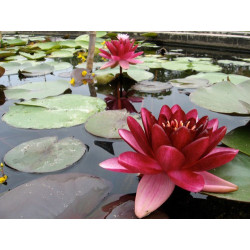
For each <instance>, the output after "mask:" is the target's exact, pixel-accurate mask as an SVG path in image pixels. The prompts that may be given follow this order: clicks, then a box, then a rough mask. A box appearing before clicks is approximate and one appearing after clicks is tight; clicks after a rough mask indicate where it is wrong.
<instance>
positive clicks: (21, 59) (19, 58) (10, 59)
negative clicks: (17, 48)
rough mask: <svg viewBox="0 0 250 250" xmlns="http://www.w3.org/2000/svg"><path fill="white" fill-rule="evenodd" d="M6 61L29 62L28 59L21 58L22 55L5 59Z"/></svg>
mask: <svg viewBox="0 0 250 250" xmlns="http://www.w3.org/2000/svg"><path fill="white" fill-rule="evenodd" d="M4 60H5V61H15V62H17V61H24V60H27V58H26V57H24V56H20V55H17V56H8V57H6V58H4Z"/></svg>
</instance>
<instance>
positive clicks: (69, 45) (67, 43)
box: [58, 39, 77, 48]
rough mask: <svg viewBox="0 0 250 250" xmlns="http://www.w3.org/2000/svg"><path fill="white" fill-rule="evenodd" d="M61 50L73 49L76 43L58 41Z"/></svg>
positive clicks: (72, 41)
mask: <svg viewBox="0 0 250 250" xmlns="http://www.w3.org/2000/svg"><path fill="white" fill-rule="evenodd" d="M58 43H59V44H60V45H61V47H62V48H75V47H77V44H76V41H75V40H71V39H68V40H65V41H60V42H58Z"/></svg>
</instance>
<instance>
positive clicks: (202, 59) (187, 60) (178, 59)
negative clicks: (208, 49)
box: [175, 57, 212, 63]
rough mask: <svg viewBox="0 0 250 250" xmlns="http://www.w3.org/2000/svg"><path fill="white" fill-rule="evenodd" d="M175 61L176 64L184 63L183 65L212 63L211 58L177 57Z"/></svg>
mask: <svg viewBox="0 0 250 250" xmlns="http://www.w3.org/2000/svg"><path fill="white" fill-rule="evenodd" d="M175 61H178V62H185V63H189V62H200V61H203V62H204V61H208V62H210V61H212V58H209V57H177V58H176V59H175Z"/></svg>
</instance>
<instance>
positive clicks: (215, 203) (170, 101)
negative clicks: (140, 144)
mask: <svg viewBox="0 0 250 250" xmlns="http://www.w3.org/2000/svg"><path fill="white" fill-rule="evenodd" d="M159 46H160V47H158V48H150V49H149V48H141V49H142V50H145V53H147V54H153V55H155V54H156V51H157V50H159V48H161V47H165V48H166V49H167V50H169V51H170V50H176V49H178V50H180V53H182V54H183V55H184V56H187V57H196V58H198V57H210V58H213V62H214V63H215V64H216V62H217V60H220V59H223V60H225V59H229V60H237V59H235V57H237V58H248V57H249V54H242V53H236V52H235V53H229V52H224V51H212V50H205V49H194V48H192V49H190V48H180V47H173V46H169V45H166V44H159ZM47 60H48V59H47ZM49 60H51V59H49ZM57 60H58V61H64V62H70V63H72V64H73V66H75V65H76V64H77V59H76V58H74V59H72V58H70V59H57ZM222 67H223V69H222V71H221V72H223V73H227V74H240V75H244V76H248V77H250V70H249V67H238V66H226V65H222ZM70 71H71V70H70V69H69V70H64V71H57V72H55V73H54V74H49V75H46V76H42V77H34V78H26V79H19V77H18V75H11V76H3V77H2V78H0V84H1V85H4V86H6V87H8V86H16V85H20V84H24V83H27V82H37V81H51V80H57V79H68V80H69V81H70V78H61V77H60V76H59V74H60V73H62V72H70ZM149 71H150V72H152V73H153V74H154V79H153V80H154V81H161V82H167V81H168V80H170V79H174V78H184V77H186V76H189V75H192V74H195V73H197V72H194V71H182V72H179V71H170V70H166V69H150V70H149ZM70 88H71V91H72V94H80V95H86V96H90V90H89V86H88V85H82V86H79V87H72V86H70ZM105 88H106V87H105V86H103V85H102V86H101V87H98V86H95V90H96V94H97V97H99V98H101V99H104V98H105V97H106V95H104V94H103V93H104V92H105V91H108V89H105ZM192 91H193V90H190V89H188V90H182V89H178V88H176V87H173V88H171V89H170V90H169V91H168V90H167V91H164V92H161V93H154V94H150V93H145V94H144V93H140V92H135V95H136V96H140V97H143V101H142V102H135V103H132V104H133V106H134V108H135V109H136V110H137V111H138V112H139V111H140V109H141V108H142V107H146V108H147V109H148V110H150V111H151V112H152V113H153V114H154V115H155V116H158V114H159V111H160V108H161V106H162V105H164V104H167V105H168V106H170V107H171V106H173V105H175V104H179V105H180V106H181V107H182V108H183V110H184V111H185V112H188V111H189V110H191V109H193V108H196V109H197V110H198V114H199V117H202V116H205V115H208V117H209V119H212V118H218V120H219V126H224V125H225V126H227V129H228V130H227V131H228V132H229V131H231V130H232V129H234V128H237V127H239V126H243V125H246V124H247V123H248V121H249V117H246V116H236V115H234V116H232V115H227V114H220V113H216V112H212V111H209V110H207V109H205V108H202V107H199V106H197V105H195V104H194V103H192V102H191V101H190V100H189V93H190V92H192ZM68 94H70V93H68ZM15 102H16V101H14V100H5V99H4V97H3V96H2V97H1V104H0V115H1V116H2V115H3V114H5V113H6V112H7V111H8V109H9V107H10V106H11V105H13V103H15ZM100 126H101V124H100ZM46 136H57V137H58V138H59V139H60V138H64V137H68V136H73V137H75V138H77V139H79V140H80V141H82V142H83V143H84V144H85V145H87V152H86V154H84V156H83V157H82V158H81V159H80V160H79V161H78V162H76V163H75V164H73V165H72V166H70V167H68V168H66V169H64V170H61V171H57V172H55V173H50V174H58V173H70V172H72V173H87V174H91V175H95V176H99V177H102V178H104V179H106V180H109V181H110V182H112V184H113V188H112V190H111V193H112V194H122V195H123V194H124V195H126V194H132V196H133V195H134V194H135V192H136V188H137V185H138V180H139V179H138V176H137V175H136V174H124V173H118V172H111V171H107V170H105V169H103V168H101V167H99V163H100V162H102V161H104V160H106V159H109V158H112V157H114V156H118V155H119V154H121V153H122V152H125V151H129V150H130V147H129V146H128V145H127V144H126V143H125V142H124V141H123V140H119V139H105V138H101V137H97V136H94V135H91V134H89V133H88V132H87V131H86V130H85V127H84V124H83V125H78V126H74V127H70V128H60V129H43V130H36V129H19V128H15V127H12V126H10V125H8V124H7V123H5V122H3V121H2V120H1V121H0V143H1V147H0V158H1V159H0V160H1V161H2V162H3V158H4V155H5V154H6V153H7V152H8V151H9V150H10V149H12V148H13V147H15V146H17V145H19V144H21V143H23V142H25V141H29V140H32V139H37V138H41V137H46ZM4 170H5V171H4V172H5V174H6V175H8V177H9V178H8V180H7V183H6V184H5V185H0V193H4V192H6V191H8V190H12V189H14V188H15V187H17V186H19V185H21V184H24V183H26V182H28V181H31V180H34V179H37V178H40V177H42V176H45V175H47V174H35V173H34V174H33V173H24V172H19V171H17V170H14V169H12V168H9V167H7V166H6V167H5V169H4ZM159 211H162V213H163V214H164V215H162V217H161V216H160V218H165V217H166V216H165V214H166V215H167V216H168V217H170V218H250V204H249V203H242V202H237V201H229V200H225V199H218V198H215V197H210V196H209V197H207V196H206V195H202V194H193V193H190V192H187V191H185V190H181V189H180V188H178V187H176V188H175V190H174V193H173V194H172V195H171V197H170V198H169V199H168V201H167V202H166V203H165V204H163V205H162V207H161V208H160V209H159Z"/></svg>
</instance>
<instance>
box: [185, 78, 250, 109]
mask: <svg viewBox="0 0 250 250" xmlns="http://www.w3.org/2000/svg"><path fill="white" fill-rule="evenodd" d="M249 93H250V80H248V81H245V82H242V83H240V84H238V85H235V84H233V83H231V82H219V83H215V84H214V85H212V86H210V87H206V88H199V89H197V90H196V91H195V92H193V93H191V94H190V96H189V97H190V100H191V101H192V102H193V103H195V104H197V105H199V106H201V107H203V108H206V109H209V110H212V111H215V112H220V113H229V114H231V113H237V114H250V109H249V106H250V103H249Z"/></svg>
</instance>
